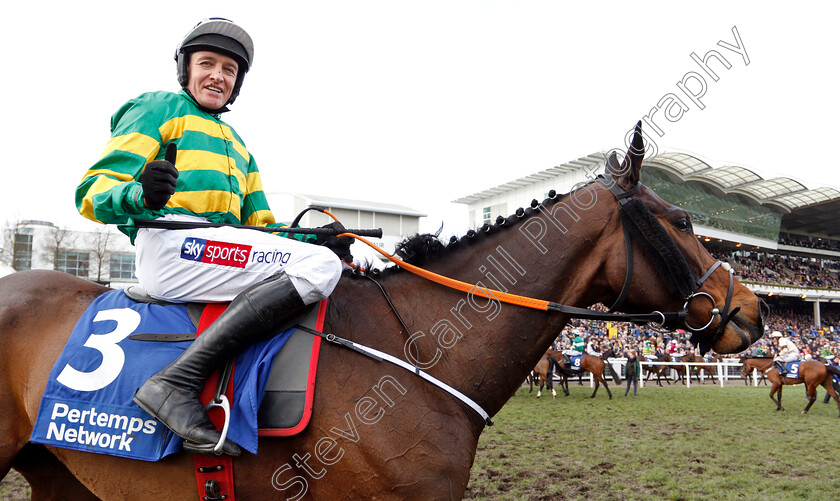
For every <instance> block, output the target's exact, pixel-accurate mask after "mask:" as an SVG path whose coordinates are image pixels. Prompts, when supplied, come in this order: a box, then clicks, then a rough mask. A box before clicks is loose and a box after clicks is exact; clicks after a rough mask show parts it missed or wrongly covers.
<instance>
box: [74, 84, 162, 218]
mask: <svg viewBox="0 0 840 501" xmlns="http://www.w3.org/2000/svg"><path fill="white" fill-rule="evenodd" d="M146 102H147V99H146V98H145V97H144V96H140V97H139V98H137V99H135V100H131V101H129V102H128V103H126V104H125V105H124V106H123V107H122V108H120V110H119V111H117V113H115V114H114V116H113V117H112V118H111V130H112V134H111V140H110V141H108V144H107V145H106V146H105V151H104V152H103V154H102V157H101V158H100V159H99V161H97V162H96V163H95V164H94V165H93V166H92V167H91V168H90V169H88V171H87V172H86V173H85V175H84V176H83V177H82V180H81V181H80V182H79V185H78V187H77V188H76V208H77V209H78V210H79V212H80V213H81V214H82V215H83V216H84V217H86V218H88V219H91V220H93V221H97V222H101V223H114V224H125V223H126V222H127V221H128V219H129V218H131V217H132V216H136V215H138V214H140V213H142V212H144V211H145V208H144V206H143V203H142V200H141V198H142V188H141V186H140V183H139V179H140V174H141V173H142V172H143V167H144V166H145V165H146V162H148V161H149V160H151V159H154V158H155V156H156V155H157V154H158V152H159V151H160V133H159V131H158V127H157V125H156V124H155V118H156V117H155V116H154V115H156V114H155V113H149V108H150V107H149V106H148V105H147V104H146Z"/></svg>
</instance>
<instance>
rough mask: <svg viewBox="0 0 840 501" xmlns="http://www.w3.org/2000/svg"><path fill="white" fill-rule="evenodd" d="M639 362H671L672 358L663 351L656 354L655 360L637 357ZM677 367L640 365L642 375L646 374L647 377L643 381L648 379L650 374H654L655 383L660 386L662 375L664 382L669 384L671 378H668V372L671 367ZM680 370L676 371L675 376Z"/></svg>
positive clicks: (673, 366)
mask: <svg viewBox="0 0 840 501" xmlns="http://www.w3.org/2000/svg"><path fill="white" fill-rule="evenodd" d="M639 361H640V362H672V361H673V359H672V358H671V355H669V354H667V353H663V354H661V355H657V357H656V360H648V359H647V358H645V357H642V358H640V359H639ZM675 368H678V366H675V365H642V377H644V375H645V374H647V379H646V380H645V381H650V378H651V377H652V376H656V384H658V385H659V386H662V376H663V375H664V376H665V382H666V383H668V384H671V380H670V379H669V378H668V372H669V371H670V370H671V369H675ZM679 374H680V372H679V371H677V377H679Z"/></svg>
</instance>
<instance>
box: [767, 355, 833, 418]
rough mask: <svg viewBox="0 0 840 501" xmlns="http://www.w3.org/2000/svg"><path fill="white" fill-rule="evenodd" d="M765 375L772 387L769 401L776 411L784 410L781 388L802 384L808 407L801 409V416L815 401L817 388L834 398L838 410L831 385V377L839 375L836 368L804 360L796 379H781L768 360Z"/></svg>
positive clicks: (771, 362)
mask: <svg viewBox="0 0 840 501" xmlns="http://www.w3.org/2000/svg"><path fill="white" fill-rule="evenodd" d="M765 373H766V374H767V379H769V380H770V382H771V383H773V387H772V388H771V389H770V400H772V401H773V402H774V403H775V404H776V410H777V411H783V410H785V408H784V407H782V386H784V385H795V384H803V383H804V384H805V388H806V390H807V391H808V405H806V406H805V408H804V409H802V412H801V413H802V414H805V413H806V412H808V409H810V408H811V406H812V405H814V402H815V401H816V400H817V387H818V386H822V387H823V388H825V390H826V391H827V392H828V394H829V395H831V396H832V398H834V401H835V402H837V408H838V409H840V398H838V396H837V393H836V392H835V391H834V387H833V385H832V384H831V382H832V376H833V375H835V374H837V375H840V370H838V369H837V368H836V367H832V366H830V365H825V364H824V363H822V362H818V361H816V360H805V361H804V362H802V363H800V364H799V371H798V372H797V377H796V378H790V377H787V376H785V377H782V375H781V374H779V369H777V368H776V367H775V366H774V365H773V361H772V360H770V366H769V367H768V368H767V369H765ZM774 395H776V397H774Z"/></svg>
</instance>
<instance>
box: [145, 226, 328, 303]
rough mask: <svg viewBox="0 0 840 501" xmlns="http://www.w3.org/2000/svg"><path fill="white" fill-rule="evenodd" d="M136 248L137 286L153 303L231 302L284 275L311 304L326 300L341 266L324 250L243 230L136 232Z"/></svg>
mask: <svg viewBox="0 0 840 501" xmlns="http://www.w3.org/2000/svg"><path fill="white" fill-rule="evenodd" d="M165 219H170V220H187V221H203V219H201V218H196V217H191V216H172V215H170V216H167V217H165ZM135 246H136V247H137V255H136V265H137V270H136V274H137V279H138V280H139V282H140V286H141V287H143V288H144V289H145V290H146V292H148V293H149V295H150V296H152V297H155V298H158V299H164V300H168V301H176V302H225V301H231V300H233V298H234V297H236V296H237V295H238V294H239V293H240V292H242V291H243V290H245V289H247V288H248V287H250V286H252V285H254V284H257V283H259V282H262V281H263V280H265V279H267V278H269V277H270V276H272V275H275V274H277V273H279V272H281V271H284V272H286V275H288V277H289V279H290V280H291V282H292V285H294V287H295V289H296V290H297V292H298V294H300V297H301V299H303V302H304V303H305V304H310V303H313V302H315V301H320V300H321V299H324V298H326V297H327V296H329V295H330V293H331V292H332V291H333V289H334V288H335V286H336V284H337V283H338V279H339V278H340V276H341V271H342V264H341V261H340V260H339V259H338V257H337V256H336V255H335V253H333V252H332V251H331V250H329V249H327V248H326V247H321V246H319V245H312V244H307V243H303V242H300V241H298V240H293V239H291V238H285V237H282V236H277V235H272V234H270V233H264V232H261V231H257V230H249V229H243V228H233V227H218V228H200V229H191V230H161V229H152V228H141V229H140V230H139V231H138V233H137V237H136V239H135Z"/></svg>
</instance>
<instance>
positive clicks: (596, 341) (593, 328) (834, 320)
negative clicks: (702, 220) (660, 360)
mask: <svg viewBox="0 0 840 501" xmlns="http://www.w3.org/2000/svg"><path fill="white" fill-rule="evenodd" d="M838 317H840V316H838V315H833V316H832V315H829V318H827V319H826V321H824V322H823V325H822V327H821V328H819V329H818V328H816V327H815V326H813V325H812V324H811V323H810V321H811V319H810V318H809V317H808V316H807V315H801V314H792V313H791V314H787V313H786V314H778V313H771V314H770V316H769V317H768V318H767V324H766V326H765V335H764V336H763V337H762V338H761V339H760V340H759V341H758V342H757V343H755V344H754V345H752V346H751V347H750V348H749V349H748V350H747V351H745V352H743V353H739V354H735V355H732V356H733V357H744V356H755V357H774V356H776V355H777V353H778V346H777V344H776V343H774V342H773V341H772V340H771V339H770V333H771V332H773V331H776V330H778V331H780V332H782V333H783V334H784V335H785V336H787V337H789V338H790V339H791V340H792V341H793V342H794V344H795V345H796V346H797V348H799V352H800V353H801V354H802V357H803V358H804V359H809V358H819V359H823V360H825V359H829V360H830V359H832V358H834V356H837V355H840V318H838ZM576 336H581V337H582V338H583V340H584V342H585V343H586V345H587V349H588V350H589V349H591V350H592V352H591V353H590V354H597V353H601V354H604V353H606V352H611V353H612V356H614V357H620V358H623V357H626V355H627V353H629V352H630V351H631V350H632V351H635V352H637V353H641V352H642V351H643V348H644V345H645V344H646V343H647V342H650V344H651V345H652V346H653V351H654V355H656V356H660V357H661V356H662V355H663V354H666V353H667V354H668V355H670V356H671V358H675V356H679V355H687V354H692V353H694V354H697V355H699V354H700V353H699V350H698V349H697V348H696V347H694V346H693V345H692V344H691V343H690V342H689V337H690V334H689V333H686V332H685V331H681V330H678V331H673V332H672V331H662V330H654V329H652V328H651V327H648V326H637V325H634V324H631V323H625V322H621V323H613V322H603V321H593V320H572V321H571V322H570V323H569V324H568V325H567V326H566V327H565V328H564V329H563V331H562V332H561V333H560V335H559V336H557V339H556V340H555V343H554V348H555V349H558V350H568V349H570V348H571V347H572V342H573V340H574V338H575V337H576Z"/></svg>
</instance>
